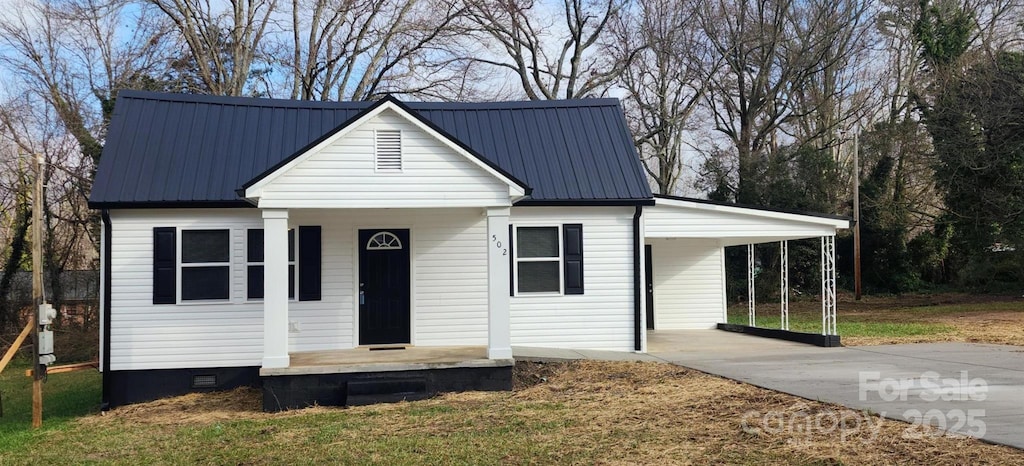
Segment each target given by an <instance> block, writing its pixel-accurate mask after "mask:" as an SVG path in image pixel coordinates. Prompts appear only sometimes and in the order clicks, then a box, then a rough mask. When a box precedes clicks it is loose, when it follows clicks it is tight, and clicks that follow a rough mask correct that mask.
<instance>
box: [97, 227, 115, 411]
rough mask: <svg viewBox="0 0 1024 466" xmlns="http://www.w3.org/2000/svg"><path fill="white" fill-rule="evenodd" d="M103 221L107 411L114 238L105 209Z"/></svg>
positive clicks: (106, 403)
mask: <svg viewBox="0 0 1024 466" xmlns="http://www.w3.org/2000/svg"><path fill="white" fill-rule="evenodd" d="M100 215H101V218H102V219H103V271H102V272H101V273H102V274H103V302H102V303H100V312H102V313H103V341H102V342H100V344H101V345H103V361H102V365H101V366H102V369H103V395H102V399H101V400H100V409H101V410H102V411H107V410H108V409H110V314H111V312H110V308H111V306H110V303H111V299H110V290H111V284H110V278H111V275H112V274H111V265H110V258H111V256H112V254H111V249H112V248H111V246H112V245H113V244H114V241H113V238H111V236H112V233H113V231H112V230H113V227H112V226H111V224H110V211H109V210H107V209H103V211H102V213H101V214H100Z"/></svg>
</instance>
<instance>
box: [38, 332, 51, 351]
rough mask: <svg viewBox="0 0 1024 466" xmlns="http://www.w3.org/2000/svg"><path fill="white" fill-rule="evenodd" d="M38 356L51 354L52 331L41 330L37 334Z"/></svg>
mask: <svg viewBox="0 0 1024 466" xmlns="http://www.w3.org/2000/svg"><path fill="white" fill-rule="evenodd" d="M39 354H53V331H52V330H41V331H40V332H39Z"/></svg>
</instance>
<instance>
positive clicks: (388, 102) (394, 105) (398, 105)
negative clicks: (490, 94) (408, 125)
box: [236, 95, 531, 197]
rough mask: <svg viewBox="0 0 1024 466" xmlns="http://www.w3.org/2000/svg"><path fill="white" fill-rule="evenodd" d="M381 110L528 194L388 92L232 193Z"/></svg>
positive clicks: (269, 177) (279, 170)
mask: <svg viewBox="0 0 1024 466" xmlns="http://www.w3.org/2000/svg"><path fill="white" fill-rule="evenodd" d="M385 110H391V111H394V112H396V113H398V114H399V116H401V117H402V118H407V119H408V120H409V121H411V122H413V123H414V124H416V125H417V126H419V127H420V128H421V129H422V130H425V131H427V132H429V133H433V134H434V135H435V136H436V137H437V138H439V139H441V142H443V143H445V144H447V145H449V147H451V148H452V149H454V150H455V151H456V152H459V153H460V155H464V156H466V157H467V158H469V159H471V161H472V162H474V163H476V164H477V165H478V166H480V167H481V168H483V169H485V170H486V171H488V172H489V173H491V174H492V175H493V176H495V177H497V178H499V179H501V181H502V182H504V183H506V184H508V185H510V187H513V189H517V192H518V195H519V196H525V195H529V194H530V192H531V188H530V187H529V186H528V185H527V184H526V183H524V182H523V181H521V180H519V179H516V177H515V176H513V175H512V174H510V173H508V172H507V171H505V170H504V169H502V168H501V167H499V166H498V165H496V164H495V163H494V162H491V161H490V160H488V159H487V158H486V157H484V156H482V155H480V154H479V153H477V152H476V151H475V150H473V148H471V147H469V146H467V145H465V144H463V143H462V142H461V141H459V140H458V139H455V137H454V136H452V135H450V134H448V133H447V132H445V131H444V129H442V128H440V127H438V126H437V125H435V124H433V123H432V122H431V121H430V120H427V119H426V118H423V117H422V116H420V115H419V114H418V113H416V112H415V111H414V110H412V109H410V108H409V107H407V106H406V105H405V104H403V103H402V102H401V101H399V100H398V99H396V98H394V97H393V96H391V95H388V96H386V97H385V98H383V99H381V100H378V101H377V102H376V103H374V104H373V105H370V106H369V107H366V108H365V109H363V110H362V111H361V112H359V113H357V114H356V115H354V116H353V117H352V118H349V119H348V120H346V121H345V122H344V123H342V124H340V125H338V127H337V128H334V129H332V130H331V131H329V132H327V133H326V134H324V135H323V136H320V137H319V138H317V140H316V141H313V142H311V143H309V144H308V145H306V147H303V148H302V149H299V150H298V151H296V152H295V153H294V154H292V155H290V156H288V157H286V158H284V159H282V160H281V161H280V162H278V163H276V164H274V166H272V167H270V168H268V169H266V170H265V171H264V172H263V173H260V174H259V175H256V177H255V178H253V179H251V180H249V181H247V182H246V183H245V184H243V185H242V188H241V189H238V190H237V191H236V193H237V194H238V195H239V196H242V197H246V194H245V192H246V191H248V190H250V188H254V187H258V186H260V185H262V184H265V183H267V182H269V181H270V180H272V179H273V178H274V177H277V176H280V175H281V174H283V173H284V172H285V171H287V169H288V168H289V165H295V164H297V163H298V162H299V161H301V160H302V159H304V158H306V157H309V156H310V155H312V152H313V151H314V150H316V149H317V148H318V147H322V146H324V145H326V144H330V142H331V141H332V140H336V139H338V138H340V137H341V136H343V135H344V134H345V133H347V132H348V131H351V130H354V129H355V128H356V127H358V126H359V125H360V124H361V123H364V122H365V121H367V120H369V119H371V118H373V117H374V116H376V115H379V114H380V112H382V111H385Z"/></svg>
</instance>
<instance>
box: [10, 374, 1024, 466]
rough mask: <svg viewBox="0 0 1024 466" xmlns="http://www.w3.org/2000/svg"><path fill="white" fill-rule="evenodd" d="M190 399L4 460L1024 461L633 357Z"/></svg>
mask: <svg viewBox="0 0 1024 466" xmlns="http://www.w3.org/2000/svg"><path fill="white" fill-rule="evenodd" d="M259 405H260V403H259V394H258V392H256V391H254V390H236V391H233V392H227V393H216V394H205V395H188V396H183V397H178V398H172V399H167V400H161V401H157V402H153V403H148V404H140V405H135V406H128V407H124V408H120V409H116V410H113V411H111V412H109V413H108V414H106V415H103V416H99V415H91V416H87V417H84V418H81V419H79V420H77V421H73V422H70V423H68V424H66V425H65V426H64V427H62V428H60V429H57V430H52V431H49V432H45V434H40V435H39V436H37V438H34V439H32V440H31V441H30V442H29V443H27V444H25V445H24V446H23V448H19V449H18V450H17V451H7V452H0V463H3V464H22V463H34V464H68V463H83V462H97V461H98V462H110V463H120V464H149V463H162V464H296V463H297V464H324V463H328V464H329V463H343V464H389V465H390V464H658V465H663V464H709V463H732V464H871V465H875V464H929V465H934V464H1024V452H1022V451H1019V450H1014V449H1011V448H1006V447H1000V446H993V445H988V444H984V443H982V442H980V441H977V440H973V439H967V438H953V437H947V436H942V435H940V433H938V432H935V431H932V430H930V429H924V430H922V429H919V428H916V427H913V426H910V425H908V424H904V423H900V422H896V421H889V420H883V419H880V418H878V417H876V416H872V415H869V414H866V413H861V412H856V411H852V410H848V409H845V408H842V407H838V406H834V405H828V404H824V403H817V402H810V401H806V400H803V399H800V398H796V397H793V396H789V395H784V394H780V393H776V392H773V391H769V390H764V389H760V388H756V387H753V386H750V385H746V384H741V383H737V382H732V381H729V380H726V379H722V378H718V377H713V376H709V375H706V374H703V373H700V372H696V371H691V370H687V369H684V368H681V367H677V366H672V365H667V364H657V363H639V362H618V363H616V362H575V363H549V364H539V363H520V364H518V365H517V367H516V389H515V391H513V392H511V393H508V392H499V393H462V394H448V395H444V396H440V397H438V398H434V399H431V400H426V401H419V402H412V403H397V404H390V405H374V406H366V407H355V408H347V409H345V408H310V409H305V410H297V411H291V412H286V413H277V414H267V413H262V412H259Z"/></svg>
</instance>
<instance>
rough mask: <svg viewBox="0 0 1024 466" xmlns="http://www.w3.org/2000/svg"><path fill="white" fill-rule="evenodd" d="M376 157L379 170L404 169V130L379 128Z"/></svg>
mask: <svg viewBox="0 0 1024 466" xmlns="http://www.w3.org/2000/svg"><path fill="white" fill-rule="evenodd" d="M374 155H375V157H376V160H377V170H379V171H402V132H401V131H399V130H394V129H379V130H377V145H376V152H375V154H374Z"/></svg>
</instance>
